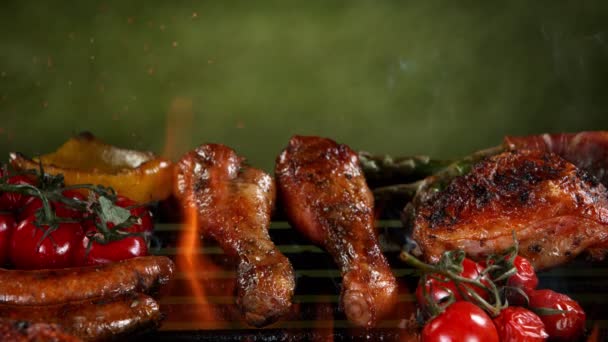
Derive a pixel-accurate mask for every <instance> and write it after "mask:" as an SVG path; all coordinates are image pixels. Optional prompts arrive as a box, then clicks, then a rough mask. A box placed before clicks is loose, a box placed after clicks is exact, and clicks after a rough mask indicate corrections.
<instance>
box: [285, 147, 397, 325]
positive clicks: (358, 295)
mask: <svg viewBox="0 0 608 342" xmlns="http://www.w3.org/2000/svg"><path fill="white" fill-rule="evenodd" d="M276 178H277V186H278V189H279V193H280V195H281V199H282V200H283V205H284V208H285V211H286V214H287V215H288V218H289V221H290V223H291V224H292V225H294V226H295V227H296V228H297V229H298V230H300V231H301V232H302V233H303V234H304V235H306V236H307V237H308V238H309V239H310V240H311V241H312V242H314V243H316V244H318V245H321V246H322V247H324V248H325V249H326V250H327V251H328V252H329V253H330V254H331V255H332V256H333V258H334V260H335V262H336V263H337V264H338V266H339V267H340V269H341V271H342V275H343V283H342V294H341V305H342V307H343V308H344V311H345V313H346V316H347V317H348V319H349V320H350V321H352V322H353V323H355V324H357V325H359V326H372V325H374V323H375V322H376V321H377V320H378V319H380V318H381V317H382V316H383V315H384V314H386V313H388V312H389V311H391V309H392V308H393V306H394V304H395V301H396V295H397V283H396V280H395V277H394V275H393V273H392V272H391V269H390V267H389V265H388V263H387V261H386V259H385V258H384V256H383V255H382V251H381V250H380V246H379V245H378V240H377V236H376V232H375V231H374V214H373V206H374V200H373V195H372V193H371V192H370V190H369V188H368V187H367V184H366V183H365V178H364V177H363V173H362V171H361V168H360V166H359V159H358V157H357V154H356V153H355V152H353V151H352V150H351V149H350V148H349V147H348V146H346V145H339V144H337V143H335V142H334V141H332V140H329V139H324V138H319V137H302V136H295V137H293V138H292V139H291V140H290V141H289V145H288V146H287V148H286V149H285V150H284V151H283V153H281V155H280V156H279V157H278V160H277V165H276Z"/></svg>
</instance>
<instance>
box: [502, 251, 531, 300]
mask: <svg viewBox="0 0 608 342" xmlns="http://www.w3.org/2000/svg"><path fill="white" fill-rule="evenodd" d="M513 266H515V268H516V269H517V274H514V275H512V276H511V277H509V280H507V285H508V286H513V287H519V288H520V289H522V290H524V292H526V293H527V292H528V291H532V290H534V289H536V287H537V286H538V277H537V276H536V272H535V271H534V266H532V264H531V263H530V261H529V260H528V259H526V258H523V257H521V256H519V255H518V256H516V257H515V259H514V260H513Z"/></svg>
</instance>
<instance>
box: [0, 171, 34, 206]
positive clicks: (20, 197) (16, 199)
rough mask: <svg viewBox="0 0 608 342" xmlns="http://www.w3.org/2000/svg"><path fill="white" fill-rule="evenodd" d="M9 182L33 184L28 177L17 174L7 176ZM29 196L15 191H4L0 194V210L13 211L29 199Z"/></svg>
mask: <svg viewBox="0 0 608 342" xmlns="http://www.w3.org/2000/svg"><path fill="white" fill-rule="evenodd" d="M7 183H9V184H29V185H35V184H36V183H35V182H34V181H32V180H31V179H30V178H29V177H27V176H24V175H17V176H12V177H9V178H8V180H7ZM30 198H31V197H30V196H28V195H24V194H20V193H16V192H4V193H2V194H0V210H6V211H15V210H18V209H21V207H23V206H24V205H25V204H26V203H27V201H29V200H30Z"/></svg>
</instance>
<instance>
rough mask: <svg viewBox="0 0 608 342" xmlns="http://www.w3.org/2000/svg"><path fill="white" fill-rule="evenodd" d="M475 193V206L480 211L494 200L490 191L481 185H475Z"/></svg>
mask: <svg viewBox="0 0 608 342" xmlns="http://www.w3.org/2000/svg"><path fill="white" fill-rule="evenodd" d="M473 193H474V196H475V204H476V206H477V208H478V209H480V208H482V207H484V206H485V205H486V204H488V203H489V202H490V200H491V199H492V194H491V193H490V192H489V191H488V189H487V188H486V187H485V186H483V185H481V184H474V185H473Z"/></svg>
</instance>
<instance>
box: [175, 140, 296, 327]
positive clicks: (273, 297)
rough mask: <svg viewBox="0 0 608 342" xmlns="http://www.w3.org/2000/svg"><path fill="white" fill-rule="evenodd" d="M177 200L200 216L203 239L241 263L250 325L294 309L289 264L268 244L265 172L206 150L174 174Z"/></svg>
mask: <svg viewBox="0 0 608 342" xmlns="http://www.w3.org/2000/svg"><path fill="white" fill-rule="evenodd" d="M175 187H176V189H175V192H176V196H177V197H178V198H179V199H180V201H181V203H182V205H183V206H184V208H185V209H186V210H188V208H191V209H194V210H195V211H196V213H197V214H198V226H199V229H200V234H202V235H203V236H205V237H210V238H212V239H214V240H216V241H217V242H218V244H219V245H220V246H221V248H222V249H223V250H224V252H226V254H228V255H231V256H233V257H236V258H237V259H238V270H237V286H236V288H237V290H236V291H237V305H238V306H239V308H240V310H241V312H242V314H243V316H244V318H245V320H246V321H247V323H249V324H251V325H253V326H256V327H260V326H264V325H267V324H270V323H272V322H274V321H276V320H277V319H278V318H279V317H280V316H282V315H283V314H285V313H287V312H288V311H289V309H290V307H291V303H292V297H293V293H294V288H295V280H294V272H293V268H292V266H291V264H290V263H289V260H288V259H287V258H286V257H285V256H284V255H283V254H282V253H281V252H280V251H279V250H278V249H277V247H276V246H275V245H274V244H273V243H272V241H271V240H270V236H269V235H268V227H269V225H270V215H271V212H272V209H273V206H274V200H275V186H274V182H273V180H272V178H271V177H270V176H269V175H267V174H266V173H264V172H263V171H261V170H258V169H255V168H252V167H249V166H247V165H245V163H244V159H243V158H241V157H239V156H237V154H236V153H235V152H234V151H233V150H231V149H230V148H228V147H226V146H223V145H215V144H208V145H202V146H200V147H198V148H197V149H195V150H194V151H191V152H189V153H187V154H186V155H185V156H184V157H182V159H181V160H180V161H179V164H178V165H177V168H176V182H175Z"/></svg>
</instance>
